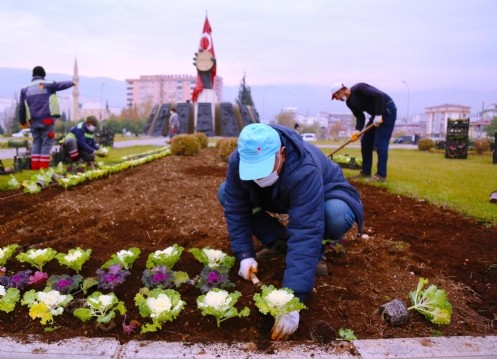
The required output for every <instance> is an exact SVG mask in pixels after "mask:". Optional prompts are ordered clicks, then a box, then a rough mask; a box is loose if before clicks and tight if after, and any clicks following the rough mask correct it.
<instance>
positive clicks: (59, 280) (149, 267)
mask: <svg viewBox="0 0 497 359" xmlns="http://www.w3.org/2000/svg"><path fill="white" fill-rule="evenodd" d="M18 248H19V246H18V245H17V244H11V245H8V246H6V247H3V248H0V267H1V268H0V311H3V312H6V313H10V312H12V311H14V309H15V307H16V305H17V304H18V302H19V301H20V304H21V305H23V306H27V307H28V308H29V316H30V317H31V318H32V319H39V320H40V323H41V324H42V325H43V326H44V329H45V331H53V330H55V329H57V328H58V325H57V323H56V320H55V317H57V316H59V315H61V314H62V313H64V309H65V308H67V307H68V305H69V304H71V305H72V306H73V307H74V308H76V309H74V310H73V311H72V315H74V316H75V317H77V318H79V319H80V320H82V321H83V322H86V321H89V320H91V319H92V318H95V320H96V322H97V323H98V325H104V326H105V325H107V324H109V323H111V321H113V319H114V318H115V317H116V315H117V313H119V314H120V315H122V316H124V318H126V316H125V314H126V311H127V309H126V307H125V304H124V302H122V301H120V300H119V298H118V297H117V296H116V295H115V293H114V292H113V291H114V289H115V288H116V287H117V286H119V285H121V284H123V283H124V282H125V280H126V277H127V276H128V275H130V269H131V268H132V266H133V263H134V262H135V261H136V259H137V258H138V257H139V256H140V254H141V251H140V249H139V248H136V247H133V248H129V249H127V250H121V251H119V252H117V253H115V254H113V255H112V256H111V258H110V259H109V260H108V261H107V262H105V263H104V264H103V265H102V266H101V267H100V268H99V269H98V270H97V271H96V276H95V277H88V278H83V277H82V276H81V275H80V274H79V273H80V271H81V270H82V267H83V265H84V264H85V262H87V261H88V259H89V258H90V256H91V253H92V251H91V249H86V250H85V249H82V248H79V247H77V248H73V249H70V250H69V251H68V253H57V251H55V250H54V249H52V248H44V249H30V250H28V251H26V252H21V253H19V254H17V255H16V257H15V258H16V259H17V260H18V261H20V262H24V263H28V264H29V265H31V266H32V267H33V268H34V269H36V271H35V272H33V271H32V270H30V269H27V270H24V271H20V272H17V273H14V274H12V275H8V274H7V272H8V271H7V269H6V265H7V262H8V261H9V260H11V257H13V256H14V254H15V252H16V251H17V250H18ZM183 251H184V248H183V247H181V246H178V245H177V244H174V245H172V246H170V247H168V248H166V249H164V250H157V251H155V252H153V253H150V254H149V255H148V257H147V261H146V269H145V270H144V271H143V274H142V278H141V280H142V282H143V287H142V288H141V289H140V291H139V293H137V294H136V295H135V296H134V304H135V305H136V306H137V308H138V309H139V313H140V315H141V316H142V317H143V318H146V319H148V320H149V322H148V323H146V324H144V325H141V328H140V332H141V333H147V332H155V331H157V330H158V329H161V328H162V325H163V324H164V323H165V322H167V321H173V320H175V319H176V318H177V316H178V315H179V314H180V312H181V311H182V310H183V309H184V307H185V305H186V304H187V303H186V302H185V301H183V300H182V299H181V294H180V293H179V292H178V291H176V290H175V289H173V287H176V288H178V287H180V286H181V285H195V286H196V287H197V288H198V289H199V290H200V291H201V293H202V294H201V295H200V296H199V297H198V298H197V303H196V304H197V308H198V310H199V311H200V312H201V314H202V315H204V316H205V315H211V316H213V317H215V319H216V323H217V326H218V327H219V326H220V324H221V322H223V321H225V320H227V319H230V318H233V317H245V316H248V315H249V314H250V309H249V308H248V307H245V308H243V309H241V310H238V309H237V308H236V307H235V304H236V303H237V301H238V299H239V297H240V296H241V293H240V292H238V291H232V292H229V291H228V290H227V289H228V288H231V287H234V284H233V283H231V282H230V281H229V271H230V269H231V267H232V266H233V264H234V263H235V258H234V257H232V256H229V255H227V254H226V253H224V252H223V251H220V250H217V249H211V248H209V247H205V248H202V249H199V248H192V249H190V250H189V252H190V253H191V254H192V255H193V256H194V257H195V258H196V259H197V260H198V261H199V262H200V263H202V264H203V265H204V267H203V269H202V271H201V272H200V274H199V275H197V276H195V277H194V278H192V279H190V277H189V275H188V274H187V273H185V272H181V271H173V267H174V265H175V264H176V263H177V262H178V260H179V259H180V256H181V254H182V253H183ZM54 259H56V260H58V262H59V264H60V265H61V266H64V267H67V268H68V269H70V270H72V271H74V272H75V274H73V275H68V274H63V275H52V276H50V277H49V276H48V274H47V273H45V272H43V267H44V266H45V264H47V263H48V262H50V261H52V260H54ZM43 283H45V289H44V290H42V291H36V290H35V289H29V287H30V286H33V285H39V284H43ZM28 289H29V290H28ZM99 290H102V291H105V293H102V292H101V291H99ZM22 291H24V294H23V295H22V298H21V294H22ZM79 294H82V295H83V298H81V299H76V296H77V295H79ZM253 299H254V304H255V306H256V307H257V308H258V309H259V311H260V312H261V313H263V314H268V313H269V314H270V315H272V316H274V317H278V316H281V315H283V314H285V313H289V312H291V311H294V310H298V309H304V308H306V307H305V306H304V305H303V304H302V303H301V302H300V301H299V299H298V298H297V297H295V296H294V295H293V292H292V291H291V290H290V289H288V288H282V289H276V288H275V287H273V286H262V288H261V293H256V294H254V296H253ZM139 326H140V325H139V324H138V322H137V321H135V320H132V321H130V322H129V323H126V321H125V320H124V321H123V330H124V332H125V333H126V334H131V333H133V332H135V331H136V330H137V329H138V327H139Z"/></svg>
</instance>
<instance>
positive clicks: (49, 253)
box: [16, 248, 57, 272]
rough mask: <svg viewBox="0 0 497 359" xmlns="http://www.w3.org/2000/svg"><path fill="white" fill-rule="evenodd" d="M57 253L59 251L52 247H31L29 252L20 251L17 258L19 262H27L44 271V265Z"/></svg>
mask: <svg viewBox="0 0 497 359" xmlns="http://www.w3.org/2000/svg"><path fill="white" fill-rule="evenodd" d="M56 255H57V251H56V250H54V249H52V248H44V249H33V248H32V249H29V250H28V251H27V252H22V253H19V254H18V255H17V256H16V259H17V260H18V261H19V262H26V263H29V264H31V265H32V266H33V267H35V268H36V269H38V270H39V271H40V272H43V266H44V265H45V264H47V263H48V262H50V261H51V260H52V259H54V258H55V256H56Z"/></svg>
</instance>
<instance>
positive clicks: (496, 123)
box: [485, 117, 497, 137]
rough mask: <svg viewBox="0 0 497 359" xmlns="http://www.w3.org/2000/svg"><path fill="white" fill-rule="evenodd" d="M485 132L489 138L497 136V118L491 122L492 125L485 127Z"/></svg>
mask: <svg viewBox="0 0 497 359" xmlns="http://www.w3.org/2000/svg"><path fill="white" fill-rule="evenodd" d="M485 131H486V132H487V135H488V136H489V137H494V136H495V133H496V132H497V117H494V119H493V120H492V121H490V124H489V125H488V126H487V127H485Z"/></svg>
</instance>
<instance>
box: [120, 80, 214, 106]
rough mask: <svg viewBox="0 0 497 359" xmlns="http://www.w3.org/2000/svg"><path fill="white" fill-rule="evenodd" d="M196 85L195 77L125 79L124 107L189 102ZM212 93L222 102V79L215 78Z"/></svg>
mask: <svg viewBox="0 0 497 359" xmlns="http://www.w3.org/2000/svg"><path fill="white" fill-rule="evenodd" d="M196 83H197V76H196V75H195V76H193V75H145V76H140V78H139V79H126V106H128V107H133V106H140V105H141V104H145V103H150V102H151V103H152V104H157V105H158V104H162V103H184V102H189V101H191V98H192V92H193V89H194V88H195V85H196ZM214 91H215V94H216V100H217V102H222V100H223V79H222V77H219V76H216V78H215V80H214Z"/></svg>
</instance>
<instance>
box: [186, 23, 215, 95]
mask: <svg viewBox="0 0 497 359" xmlns="http://www.w3.org/2000/svg"><path fill="white" fill-rule="evenodd" d="M211 34H212V28H211V24H210V23H209V19H208V18H207V16H206V17H205V22H204V28H203V30H202V35H201V36H200V43H199V47H198V49H199V51H209V52H210V53H211V54H212V57H214V58H215V57H216V54H215V52H214V42H213V41H212V36H211ZM215 77H216V64H214V67H213V68H212V70H211V82H212V87H213V88H214V78H215ZM203 89H204V85H203V83H202V80H201V78H200V74H197V84H196V85H195V88H194V89H193V94H192V100H193V102H197V98H198V95H199V94H200V93H201V92H202V90H203Z"/></svg>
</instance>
